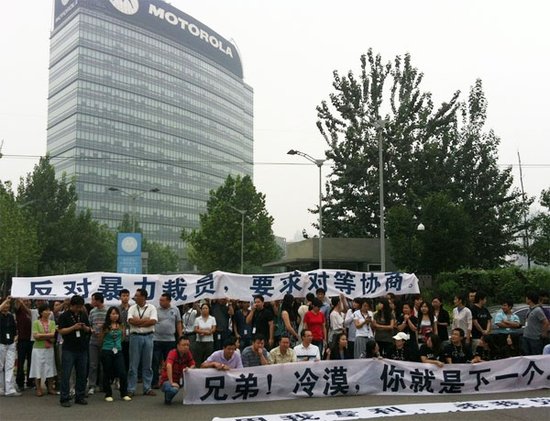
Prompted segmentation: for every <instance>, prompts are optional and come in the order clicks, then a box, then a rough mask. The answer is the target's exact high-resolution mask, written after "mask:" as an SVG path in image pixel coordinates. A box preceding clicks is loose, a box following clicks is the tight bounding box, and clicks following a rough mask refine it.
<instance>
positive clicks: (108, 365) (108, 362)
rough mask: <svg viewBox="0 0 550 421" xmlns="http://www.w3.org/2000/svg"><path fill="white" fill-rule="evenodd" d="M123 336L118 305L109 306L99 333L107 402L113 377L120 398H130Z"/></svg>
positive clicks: (111, 392) (128, 399) (109, 397)
mask: <svg viewBox="0 0 550 421" xmlns="http://www.w3.org/2000/svg"><path fill="white" fill-rule="evenodd" d="M123 336H124V327H123V325H122V323H121V320H120V310H119V309H118V307H109V309H108V310H107V314H106V315H105V322H104V323H103V327H102V329H101V332H100V333H99V343H100V346H101V364H102V366H103V392H105V400H106V401H107V402H113V391H112V389H111V380H112V379H114V378H118V380H119V384H120V397H121V399H122V400H124V401H131V400H132V398H131V397H130V396H128V381H127V379H128V371H127V369H126V365H125V364H124V355H123V354H122V339H123Z"/></svg>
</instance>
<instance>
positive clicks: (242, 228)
mask: <svg viewBox="0 0 550 421" xmlns="http://www.w3.org/2000/svg"><path fill="white" fill-rule="evenodd" d="M228 206H229V207H230V208H231V209H233V210H234V211H237V212H239V213H240V214H241V274H242V273H244V272H243V268H244V215H245V214H246V211H245V210H243V209H237V208H236V207H235V206H233V205H228Z"/></svg>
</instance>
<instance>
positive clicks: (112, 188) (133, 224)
mask: <svg viewBox="0 0 550 421" xmlns="http://www.w3.org/2000/svg"><path fill="white" fill-rule="evenodd" d="M107 190H109V191H113V192H115V191H118V192H120V193H122V194H124V195H125V196H128V197H129V198H130V199H131V200H132V209H131V212H132V232H136V215H135V209H136V199H138V198H139V197H141V196H143V195H144V194H145V193H158V192H160V189H159V188H157V187H154V188H152V189H149V190H145V191H141V192H138V193H130V192H127V191H126V190H123V189H119V188H118V187H109V188H108V189H107Z"/></svg>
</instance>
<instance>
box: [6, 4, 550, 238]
mask: <svg viewBox="0 0 550 421" xmlns="http://www.w3.org/2000/svg"><path fill="white" fill-rule="evenodd" d="M52 3H53V2H52V1H50V0H27V1H26V2H21V1H10V2H3V3H2V13H1V14H0V31H1V33H0V35H1V36H0V46H1V48H0V52H1V62H2V65H1V66H0V99H1V100H0V142H1V140H2V139H3V140H4V146H3V149H2V153H3V154H4V157H3V158H2V159H0V180H2V181H6V180H12V181H13V182H14V183H15V184H16V183H17V182H18V179H19V177H21V176H25V175H26V174H27V173H28V172H30V171H32V168H33V166H34V165H35V164H36V162H37V161H38V158H36V157H37V156H40V155H44V154H45V152H46V121H47V91H48V60H49V31H50V28H51V18H52ZM171 3H172V4H173V5H174V6H175V7H177V8H179V9H180V10H182V11H184V12H186V13H188V14H190V15H191V16H193V17H195V18H196V19H198V20H200V21H201V22H203V23H205V24H206V25H208V26H210V27H211V28H212V29H214V30H215V31H217V32H219V33H220V34H222V35H223V36H225V37H226V38H228V39H232V40H233V41H234V42H235V43H236V45H237V46H238V48H239V50H240V54H241V59H242V61H243V66H244V77H245V81H246V82H247V83H248V84H249V85H251V86H252V87H253V88H254V159H255V163H256V165H255V168H254V178H255V184H256V187H257V189H258V190H259V191H261V192H263V193H265V194H266V196H267V208H268V211H269V212H270V214H271V215H272V216H273V217H274V218H275V224H274V231H275V234H276V235H280V236H284V237H286V238H287V239H288V240H292V239H294V238H295V237H296V234H297V233H298V232H301V230H302V229H303V228H306V230H307V231H308V232H309V233H310V235H312V234H315V230H314V229H313V228H312V227H311V223H312V222H313V221H314V216H312V215H310V214H309V213H308V211H307V209H308V207H313V206H315V204H316V203H317V202H318V171H317V168H316V167H315V166H313V165H308V163H307V161H305V160H302V159H301V158H300V157H296V156H289V155H287V154H286V152H287V151H288V150H289V149H299V150H301V151H303V152H306V153H308V154H310V155H312V156H313V157H315V158H322V157H323V151H324V149H325V146H326V145H325V143H324V140H323V138H322V136H321V135H320V134H319V133H318V131H317V128H316V126H315V122H316V112H315V107H316V105H318V104H319V103H320V102H321V101H322V100H323V99H328V96H329V93H330V92H331V88H332V86H331V82H332V72H333V70H338V71H340V72H347V71H348V70H353V71H354V72H356V73H357V72H358V71H359V57H360V55H361V54H363V53H366V51H367V50H368V48H369V47H372V48H373V50H374V51H375V52H376V53H380V54H382V57H383V59H384V61H388V60H392V59H393V58H394V56H395V55H397V54H404V53H406V52H409V53H410V54H411V55H412V59H413V64H414V65H415V66H416V67H418V68H419V69H420V70H421V71H422V72H424V74H425V78H424V82H423V89H424V90H427V91H431V92H432V93H433V95H434V99H435V101H436V103H440V102H441V101H444V100H448V99H449V98H450V97H451V95H452V93H453V92H454V91H455V90H461V91H462V92H463V95H462V99H465V98H466V97H465V94H467V92H468V90H469V88H470V86H471V85H472V84H473V83H474V81H475V80H476V79H477V78H481V79H482V80H483V84H484V89H485V93H486V96H487V98H488V102H489V108H488V115H489V118H488V125H487V127H488V128H492V129H493V130H494V131H495V132H496V133H497V135H498V136H499V137H500V138H501V147H500V161H499V162H500V163H501V164H502V165H506V164H513V165H514V170H513V173H514V178H515V180H516V185H518V186H519V170H518V167H517V162H518V158H517V153H518V151H519V152H520V153H521V159H522V163H523V164H524V168H523V176H524V184H525V189H526V192H527V193H528V194H529V195H531V196H538V195H539V193H540V191H541V190H542V189H543V188H548V187H550V146H549V145H550V136H549V134H548V133H549V130H548V125H549V120H550V105H549V98H550V77H549V76H550V75H549V73H550V72H549V64H550V25H549V24H548V17H549V16H550V3H549V2H548V1H544V0H541V1H533V0H531V1H529V0H526V1H521V2H519V1H503V0H494V1H488V0H483V1H481V0H463V1H456V0H454V1H446V0H433V1H414V0H403V1H370V0H356V1H334V0H333V1H327V0H315V1H296V0H294V1H288V0H279V1H273V2H266V1H261V0H227V1H214V0H172V1H171ZM302 164H303V165H302ZM328 173H329V168H328V167H326V166H325V167H324V170H323V174H324V175H326V174H328Z"/></svg>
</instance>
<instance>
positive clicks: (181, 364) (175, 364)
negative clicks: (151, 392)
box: [160, 335, 195, 405]
mask: <svg viewBox="0 0 550 421" xmlns="http://www.w3.org/2000/svg"><path fill="white" fill-rule="evenodd" d="M190 345H191V342H190V341H189V338H188V337H187V336H185V335H184V336H181V337H180V338H179V339H178V342H177V345H176V348H175V349H172V350H171V351H170V352H168V356H167V357H166V364H165V366H164V367H163V369H162V374H161V377H160V384H161V385H162V386H161V387H162V391H163V392H164V403H165V404H166V405H170V404H171V403H172V399H174V397H175V396H176V395H177V394H178V391H179V390H180V388H182V387H183V373H185V372H186V371H187V370H188V369H190V368H195V361H194V360H193V355H192V354H191V351H190Z"/></svg>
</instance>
